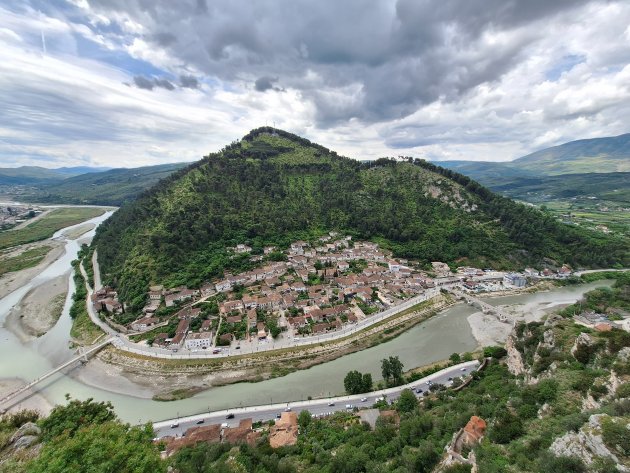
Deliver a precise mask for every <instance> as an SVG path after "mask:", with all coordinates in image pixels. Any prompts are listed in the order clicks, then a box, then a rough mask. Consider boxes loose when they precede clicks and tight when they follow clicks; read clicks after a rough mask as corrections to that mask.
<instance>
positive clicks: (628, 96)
mask: <svg viewBox="0 0 630 473" xmlns="http://www.w3.org/2000/svg"><path fill="white" fill-rule="evenodd" d="M629 25H630V2H627V1H618V2H616V1H579V0H554V1H549V0H459V1H458V0H452V1H448V2H446V1H443V0H435V1H429V0H344V1H343V2H341V1H338V0H255V1H251V0H177V1H173V0H67V1H64V0H41V1H40V0H30V1H29V0H26V1H25V0H15V1H13V0H2V1H0V163H1V165H2V166H19V165H40V166H46V167H57V166H68V165H69V166H76V165H101V166H114V167H117V166H126V167H133V166H141V165H148V164H159V163H166V162H175V161H192V160H195V159H198V158H199V157H200V156H202V155H203V154H207V153H208V152H211V151H216V150H218V149H220V148H221V147H222V146H223V145H225V144H227V143H229V142H231V141H233V140H236V139H239V138H240V137H242V136H243V135H244V134H246V133H247V132H248V131H249V130H250V129H252V128H255V127H258V126H262V125H265V124H268V125H273V124H274V123H275V126H277V127H279V128H282V129H285V130H288V131H291V132H294V133H297V134H300V135H303V136H305V137H307V138H309V139H311V140H313V141H316V142H319V143H321V144H323V145H325V146H327V147H329V148H332V149H334V150H336V151H338V152H340V153H342V154H345V155H347V156H350V157H354V158H358V159H368V158H374V157H379V156H395V155H411V156H414V157H423V158H427V159H433V160H444V159H471V160H492V161H505V160H510V159H514V158H517V157H519V156H522V155H524V154H527V153H528V152H531V151H534V150H537V149H541V148H544V147H547V146H553V145H556V144H560V143H563V142H566V141H571V140H574V139H579V138H591V137H598V136H610V135H618V134H621V133H626V132H630V125H629V124H630V26H629Z"/></svg>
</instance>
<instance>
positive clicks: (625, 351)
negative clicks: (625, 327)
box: [617, 347, 630, 362]
mask: <svg viewBox="0 0 630 473" xmlns="http://www.w3.org/2000/svg"><path fill="white" fill-rule="evenodd" d="M617 358H619V361H623V362H627V361H630V347H623V348H622V349H621V350H619V353H617Z"/></svg>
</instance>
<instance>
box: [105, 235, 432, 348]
mask: <svg viewBox="0 0 630 473" xmlns="http://www.w3.org/2000/svg"><path fill="white" fill-rule="evenodd" d="M336 237H337V234H335V233H334V232H331V233H330V234H329V235H326V236H324V237H322V238H320V239H319V240H318V241H317V242H316V243H314V244H310V243H307V242H304V241H296V242H293V243H291V245H290V247H289V248H288V249H287V250H285V251H283V253H284V255H285V256H286V258H283V259H286V261H264V262H263V263H262V264H261V266H260V267H258V268H256V269H253V270H251V271H246V272H243V273H239V274H225V277H224V278H223V279H221V280H219V281H214V282H213V283H210V284H205V285H204V286H202V287H201V288H199V289H189V288H186V287H178V288H173V289H169V290H166V289H164V287H162V286H153V287H151V288H150V291H149V297H148V302H147V304H146V306H145V307H144V309H143V314H142V316H141V317H140V318H138V319H137V320H135V321H134V322H132V323H131V324H130V326H129V328H130V329H131V330H133V331H135V332H145V331H148V330H155V329H156V328H158V327H159V326H163V325H167V324H168V322H167V321H161V320H160V318H159V317H157V316H156V312H157V310H158V308H159V307H160V306H162V305H163V306H166V307H167V308H168V307H174V306H176V307H183V308H182V309H181V310H180V311H179V312H177V313H176V314H175V315H172V316H169V319H171V320H172V319H173V317H177V318H178V319H179V322H178V325H177V328H176V330H175V335H174V336H170V337H169V336H168V334H167V333H159V334H157V336H156V337H155V338H154V340H153V343H154V344H157V345H162V346H167V347H169V348H171V349H174V350H176V349H178V348H180V347H183V348H186V349H190V350H197V349H207V348H211V347H213V346H214V345H216V344H218V345H226V344H230V343H231V342H232V341H233V340H235V339H250V340H251V339H258V340H265V339H267V338H268V337H269V336H270V335H271V330H270V327H269V321H270V320H272V321H273V324H274V325H275V326H277V327H279V329H280V330H292V331H293V334H294V335H297V334H314V335H317V334H322V333H326V332H328V331H331V330H339V329H341V328H342V327H343V326H344V325H345V324H352V323H356V322H357V321H358V320H360V319H362V318H364V317H366V312H367V313H368V314H369V313H371V312H374V311H378V310H381V309H383V308H385V307H388V306H390V305H393V304H395V303H396V302H398V301H399V300H401V299H404V298H407V297H410V296H413V295H417V294H419V293H421V292H422V291H424V290H425V289H426V288H428V287H433V286H434V282H433V280H432V279H431V278H430V277H428V276H427V274H426V273H424V272H422V271H418V270H416V269H413V268H411V267H410V266H408V263H407V261H405V260H396V259H393V258H391V256H390V255H389V254H388V253H387V252H385V251H383V250H381V249H380V248H379V246H378V245H377V244H376V243H371V242H353V241H352V239H351V237H342V238H336ZM232 250H233V251H234V252H235V253H242V252H249V251H251V248H250V247H248V246H247V245H237V246H236V247H234V248H232ZM272 252H275V253H278V252H279V251H278V250H277V249H276V248H275V247H266V248H264V255H268V254H270V253H272ZM264 255H263V259H264ZM256 258H258V257H256ZM217 295H218V297H217V300H220V301H221V302H219V304H218V309H219V314H218V316H219V317H220V318H221V323H220V324H218V323H216V322H215V323H214V324H213V323H212V320H204V321H203V324H202V326H201V328H199V329H198V330H194V331H193V330H191V329H190V323H191V321H192V320H194V319H195V317H197V315H195V313H194V312H196V311H199V310H200V309H192V312H191V308H190V304H188V303H189V302H191V301H198V300H199V299H200V298H209V297H212V296H217ZM103 310H109V309H108V308H104V309H103ZM197 325H198V324H197ZM219 328H220V333H217V332H216V330H217V329H219ZM171 335H172V331H171Z"/></svg>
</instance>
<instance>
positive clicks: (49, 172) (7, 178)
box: [0, 166, 108, 186]
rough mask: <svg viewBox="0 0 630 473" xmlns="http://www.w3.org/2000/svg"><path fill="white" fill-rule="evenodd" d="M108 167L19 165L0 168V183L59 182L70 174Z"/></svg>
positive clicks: (96, 170)
mask: <svg viewBox="0 0 630 473" xmlns="http://www.w3.org/2000/svg"><path fill="white" fill-rule="evenodd" d="M106 169H108V168H93V167H87V166H80V167H64V168H56V169H49V168H43V167H40V166H20V167H17V168H0V185H6V186H15V185H42V184H50V183H53V182H59V181H62V180H63V179H66V178H68V177H70V176H76V175H79V174H83V173H86V172H98V171H101V170H106Z"/></svg>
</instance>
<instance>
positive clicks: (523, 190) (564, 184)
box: [480, 172, 630, 206]
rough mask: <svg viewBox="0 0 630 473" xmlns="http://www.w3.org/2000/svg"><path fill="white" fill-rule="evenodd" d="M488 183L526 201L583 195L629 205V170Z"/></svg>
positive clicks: (572, 197) (570, 197)
mask: <svg viewBox="0 0 630 473" xmlns="http://www.w3.org/2000/svg"><path fill="white" fill-rule="evenodd" d="M480 180H481V181H482V182H483V181H484V179H480ZM485 180H486V181H489V180H488V179H485ZM488 185H489V187H490V188H491V189H492V190H493V191H495V192H499V193H501V194H503V195H506V196H508V197H511V198H513V199H519V200H525V201H527V202H548V201H549V200H566V199H574V198H577V197H583V196H584V197H597V198H598V199H600V200H605V201H611V202H617V203H619V204H623V205H624V206H628V205H630V172H610V173H590V174H563V175H559V176H541V177H521V178H512V179H505V180H503V181H501V180H498V179H497V180H492V181H491V183H489V184H488Z"/></svg>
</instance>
